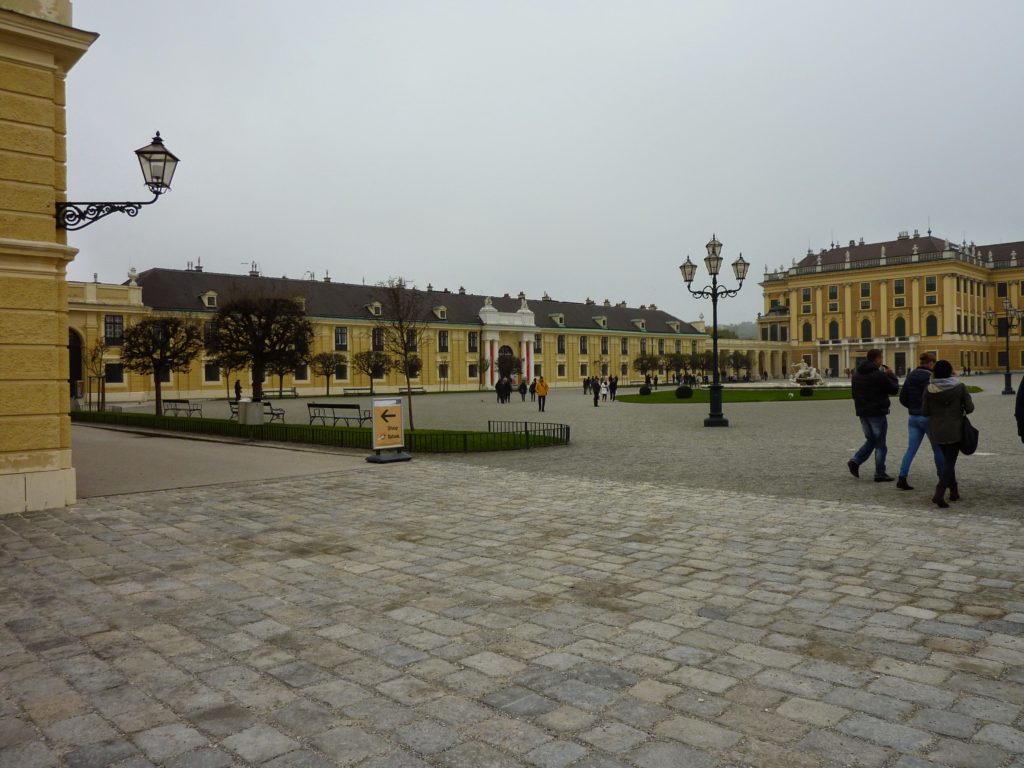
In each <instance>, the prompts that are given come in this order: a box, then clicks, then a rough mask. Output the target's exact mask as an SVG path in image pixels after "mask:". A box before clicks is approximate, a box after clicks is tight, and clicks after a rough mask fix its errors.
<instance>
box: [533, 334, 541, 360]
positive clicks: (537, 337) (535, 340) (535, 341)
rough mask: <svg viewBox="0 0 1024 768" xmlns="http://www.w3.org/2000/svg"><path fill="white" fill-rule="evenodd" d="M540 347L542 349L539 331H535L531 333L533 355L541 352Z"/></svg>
mask: <svg viewBox="0 0 1024 768" xmlns="http://www.w3.org/2000/svg"><path fill="white" fill-rule="evenodd" d="M541 349H542V347H541V341H540V334H539V333H535V334H533V354H535V355H539V354H542V353H541Z"/></svg>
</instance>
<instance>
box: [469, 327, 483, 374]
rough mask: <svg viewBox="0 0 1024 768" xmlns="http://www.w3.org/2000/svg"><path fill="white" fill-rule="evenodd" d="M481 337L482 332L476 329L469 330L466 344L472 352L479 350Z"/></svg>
mask: <svg viewBox="0 0 1024 768" xmlns="http://www.w3.org/2000/svg"><path fill="white" fill-rule="evenodd" d="M479 338H480V334H478V333H477V332H476V331H470V332H469V338H468V340H467V341H466V346H467V347H468V348H469V351H470V352H477V351H479V346H478V345H479V343H480V342H479ZM470 378H475V377H473V376H471V377H470Z"/></svg>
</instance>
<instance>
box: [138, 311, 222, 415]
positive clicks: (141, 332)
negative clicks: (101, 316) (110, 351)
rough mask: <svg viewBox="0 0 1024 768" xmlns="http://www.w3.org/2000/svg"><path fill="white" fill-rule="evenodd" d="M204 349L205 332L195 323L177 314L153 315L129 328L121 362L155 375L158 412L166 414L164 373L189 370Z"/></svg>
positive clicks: (139, 370) (157, 413)
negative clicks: (166, 315)
mask: <svg viewBox="0 0 1024 768" xmlns="http://www.w3.org/2000/svg"><path fill="white" fill-rule="evenodd" d="M202 349H203V332H202V331H201V330H200V328H199V326H198V325H196V324H195V323H191V322H188V321H185V320H182V319H180V318H177V317H149V318H146V319H145V320H141V321H139V322H138V323H136V324H135V325H133V326H131V327H130V328H127V329H125V332H124V339H123V341H122V342H121V362H122V363H123V364H124V367H125V368H127V369H128V370H130V371H135V372H136V373H148V374H151V375H152V376H153V382H154V385H155V389H156V415H157V416H160V415H162V414H163V412H164V409H163V395H162V392H161V385H162V383H163V382H162V381H161V379H162V377H163V376H164V375H165V374H169V373H170V372H171V371H187V370H188V369H189V368H190V367H191V366H192V361H193V360H195V359H196V357H197V356H198V355H199V353H200V351H202Z"/></svg>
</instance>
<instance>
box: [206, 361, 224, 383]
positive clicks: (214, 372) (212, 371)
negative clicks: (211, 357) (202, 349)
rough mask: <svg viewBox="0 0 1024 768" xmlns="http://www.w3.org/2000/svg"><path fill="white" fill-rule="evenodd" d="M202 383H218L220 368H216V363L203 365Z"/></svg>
mask: <svg viewBox="0 0 1024 768" xmlns="http://www.w3.org/2000/svg"><path fill="white" fill-rule="evenodd" d="M203 381H206V382H217V381H220V368H219V367H218V366H217V364H216V363H206V364H205V365H203Z"/></svg>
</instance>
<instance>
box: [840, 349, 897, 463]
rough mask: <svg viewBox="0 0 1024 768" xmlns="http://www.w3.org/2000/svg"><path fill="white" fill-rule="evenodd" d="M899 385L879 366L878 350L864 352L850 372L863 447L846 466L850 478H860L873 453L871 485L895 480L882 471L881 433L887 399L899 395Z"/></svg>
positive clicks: (884, 428)
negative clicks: (863, 359) (873, 469)
mask: <svg viewBox="0 0 1024 768" xmlns="http://www.w3.org/2000/svg"><path fill="white" fill-rule="evenodd" d="M899 389H900V383H899V380H898V379H897V378H896V374H894V373H893V372H892V371H890V370H889V369H888V367H886V365H885V364H884V363H883V362H882V350H880V349H870V350H868V356H867V359H866V360H865V361H864V362H862V363H861V364H860V365H858V366H857V370H855V371H854V372H853V405H854V408H856V411H857V415H858V416H859V417H860V426H861V429H863V430H864V438H865V439H864V445H862V446H861V447H860V449H859V450H858V451H857V452H856V453H855V454H854V455H853V458H852V459H850V460H849V461H848V462H846V466H847V467H848V468H849V470H850V474H852V475H853V476H854V477H860V465H861V464H863V463H864V462H865V461H867V460H868V457H869V456H870V455H871V452H872V451H874V453H875V482H876V483H885V482H889V481H892V480H895V479H896V478H895V477H890V476H889V475H888V474H886V471H885V455H886V453H887V451H888V449H887V448H886V445H885V433H886V432H887V431H888V428H889V422H888V419H887V418H886V416H888V414H889V395H895V394H896V393H897V392H899Z"/></svg>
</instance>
